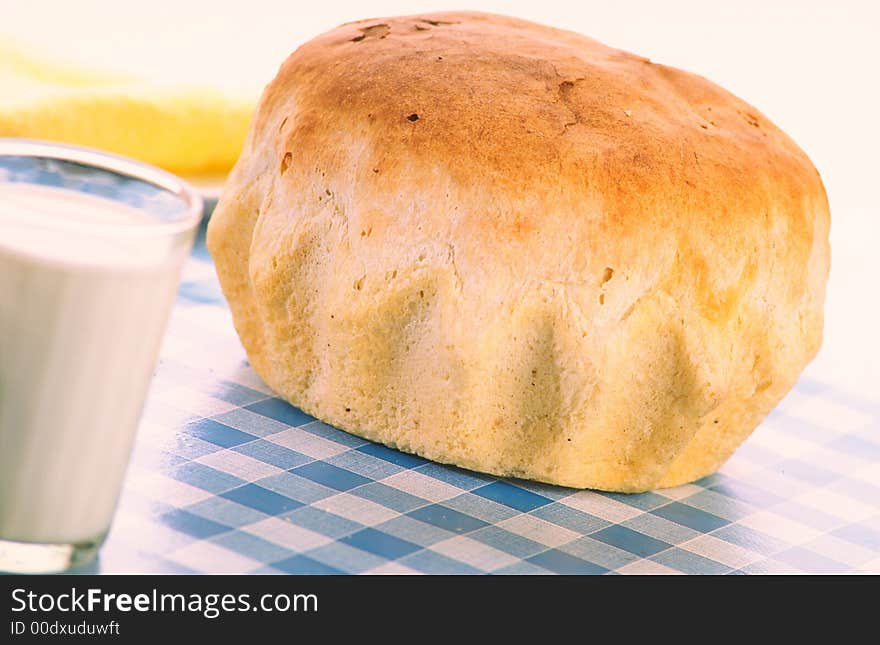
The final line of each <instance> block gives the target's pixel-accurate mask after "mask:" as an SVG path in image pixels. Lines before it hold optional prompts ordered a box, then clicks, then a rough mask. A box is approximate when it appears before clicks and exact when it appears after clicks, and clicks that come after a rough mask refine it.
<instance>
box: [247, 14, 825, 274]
mask: <svg viewBox="0 0 880 645" xmlns="http://www.w3.org/2000/svg"><path fill="white" fill-rule="evenodd" d="M253 129H254V136H253V137H252V141H251V146H252V147H254V145H262V146H268V147H271V148H273V152H274V154H275V160H274V163H276V164H277V168H276V171H277V172H279V173H280V174H281V175H282V177H281V181H282V182H283V183H286V184H287V185H288V186H290V187H291V188H295V187H297V186H299V187H301V186H302V184H303V181H304V182H305V183H308V184H309V185H312V184H315V183H316V182H317V183H321V179H320V177H325V178H328V179H327V181H326V182H325V183H327V184H330V183H334V182H335V183H336V184H337V185H336V186H330V185H328V186H327V190H328V191H329V192H331V193H334V194H343V193H348V192H350V191H351V190H354V191H355V192H356V194H353V195H351V198H352V200H354V202H355V206H359V207H360V210H361V213H360V215H361V219H363V220H364V221H363V222H361V224H362V225H363V230H365V231H366V230H369V229H370V228H371V226H372V228H373V229H374V230H375V229H376V228H377V227H381V226H382V225H383V223H384V222H383V220H384V219H387V218H388V217H391V218H392V219H393V218H394V217H397V216H402V215H403V213H404V212H405V211H409V210H411V209H412V202H413V201H414V200H415V201H417V202H418V203H419V204H420V205H421V206H420V209H419V212H420V215H419V217H421V218H440V219H443V220H450V219H452V220H456V221H454V222H452V223H451V225H452V226H454V227H455V228H456V229H457V230H458V233H459V234H460V235H458V236H459V237H462V236H470V237H472V238H479V239H480V240H481V241H482V242H485V243H486V244H488V245H489V246H488V248H489V249H490V254H491V256H492V258H493V259H494V260H499V259H500V257H499V255H503V254H506V253H509V254H510V259H511V260H512V261H516V259H517V258H522V254H523V253H525V254H529V253H530V252H531V251H534V250H535V249H538V253H539V254H540V257H538V258H535V259H541V260H543V261H545V262H549V263H550V264H552V263H553V260H552V258H548V257H546V250H547V249H546V246H545V244H542V243H536V240H535V236H540V232H541V231H542V230H543V231H549V230H555V231H557V232H561V231H566V230H568V231H570V233H571V235H572V236H573V237H574V238H577V237H581V235H579V232H580V233H581V234H584V233H587V231H584V230H583V228H584V227H585V226H586V227H588V228H589V234H590V235H589V237H594V236H595V234H596V233H597V232H600V231H598V230H597V229H596V225H598V226H599V229H601V230H602V231H604V232H605V233H607V234H609V235H612V236H613V237H615V238H618V239H619V238H620V237H622V236H627V235H629V234H633V235H635V237H636V238H638V239H636V240H635V243H636V245H639V244H641V241H645V242H647V243H650V242H649V241H650V239H651V238H652V236H653V235H654V234H655V233H656V232H658V231H663V232H667V233H668V232H670V231H671V230H672V229H681V230H687V229H690V228H691V227H692V226H693V224H694V222H693V220H694V219H698V220H699V227H700V229H701V230H702V231H703V232H705V233H706V234H708V235H712V236H724V235H727V234H728V233H730V232H731V231H733V230H736V229H739V228H741V226H740V225H741V224H743V222H741V221H740V220H742V219H743V218H746V219H751V218H762V217H764V218H766V217H767V213H768V211H773V212H774V213H776V214H779V215H782V216H783V217H787V218H795V219H804V220H806V219H812V210H813V209H814V208H816V207H818V208H824V209H825V210H826V211H827V204H826V201H825V194H824V189H823V187H822V184H821V180H820V178H819V176H818V173H817V172H816V170H815V169H814V168H813V166H812V164H811V163H810V161H809V159H808V158H807V157H806V155H805V154H804V153H803V152H802V151H801V150H800V149H799V148H798V147H797V145H796V144H795V143H794V142H793V141H792V140H791V139H790V138H789V137H788V136H786V135H785V134H784V133H783V132H782V131H780V130H779V129H778V128H777V127H776V126H774V125H773V124H772V123H771V122H770V121H769V120H768V119H767V118H766V117H765V116H763V115H762V114H761V113H760V112H758V111H757V110H756V109H755V108H753V107H752V106H750V105H748V104H746V103H745V102H743V101H741V100H740V99H738V98H736V97H735V96H733V95H732V94H730V93H729V92H727V91H725V90H723V89H722V88H720V87H718V86H717V85H715V84H713V83H711V82H710V81H707V80H706V79H704V78H701V77H699V76H696V75H693V74H690V73H687V72H683V71H680V70H677V69H674V68H671V67H667V66H664V65H659V64H655V63H653V62H651V61H650V60H648V59H647V58H643V57H641V56H636V55H633V54H630V53H627V52H624V51H620V50H617V49H613V48H610V47H607V46H605V45H602V44H601V43H598V42H596V41H595V40H592V39H590V38H587V37H584V36H581V35H578V34H575V33H571V32H567V31H563V30H559V29H554V28H550V27H545V26H541V25H537V24H533V23H530V22H527V21H523V20H518V19H514V18H508V17H504V16H498V15H490V14H482V13H471V12H455V13H439V14H426V15H419V16H411V17H396V18H382V19H374V20H364V21H359V22H354V23H349V24H346V25H343V26H340V27H338V28H337V29H334V30H333V31H330V32H328V33H326V34H324V35H322V36H319V37H317V38H315V39H314V40H312V41H310V42H309V43H307V44H305V45H303V46H302V47H300V48H299V49H298V50H297V51H296V52H295V53H293V54H292V55H291V56H290V57H289V58H288V59H287V61H286V62H285V63H284V64H283V65H282V67H281V69H280V71H279V74H278V76H277V78H276V79H275V80H274V81H273V82H272V83H271V84H270V85H269V87H268V88H267V90H266V92H265V93H264V96H263V99H262V103H261V106H260V108H259V110H258V113H257V116H256V120H255V123H254V124H253ZM257 141H259V144H257ZM247 155H248V152H247V150H246V152H245V156H247ZM288 166H289V168H288ZM288 170H291V171H292V172H291V173H290V176H289V177H284V176H283V175H284V174H286V173H287V172H288ZM316 174H317V175H320V176H314V177H313V176H311V175H316ZM306 175H309V176H306ZM352 187H356V188H355V189H352ZM805 200H807V201H809V202H810V204H809V205H807V204H805ZM383 204H384V207H383V206H382V205H383ZM368 211H376V212H372V213H370V212H368ZM352 214H353V213H352V211H349V216H351V215H352ZM371 218H373V219H376V220H377V221H376V222H371V221H370V220H371ZM554 219H556V220H558V221H555V222H553V221H549V220H554ZM589 220H591V221H589ZM788 224H791V226H787V228H790V231H789V232H790V235H791V236H793V237H795V238H796V237H797V236H800V240H799V242H800V244H801V245H803V250H806V247H808V246H809V245H810V242H811V239H810V233H811V228H812V227H811V226H801V225H800V224H801V222H797V221H793V222H789V223H788ZM448 225H450V222H444V223H443V224H442V225H440V226H439V228H440V229H447V228H448ZM437 232H438V233H442V232H443V231H437ZM446 232H447V233H448V232H449V231H448V230H447V231H446ZM643 238H644V239H643ZM581 240H582V241H585V238H583V237H581ZM561 241H563V242H564V240H561ZM544 242H545V243H546V242H549V243H550V244H551V246H552V245H553V242H552V241H548V240H544ZM797 242H798V240H796V239H795V240H792V243H797ZM590 244H592V243H590ZM585 250H586V249H585ZM589 250H590V251H591V253H587V254H586V255H594V253H592V251H594V250H595V249H589ZM565 255H566V257H565V258H563V260H564V262H563V264H562V265H560V266H559V267H558V269H559V270H558V271H557V270H550V271H548V275H547V276H546V277H547V278H549V279H557V280H559V279H567V277H574V276H577V275H580V274H582V272H583V270H584V269H585V268H586V266H585V265H586V264H587V263H588V261H589V258H587V257H586V255H582V256H581V257H576V255H577V254H575V255H572V252H571V250H569V251H568V252H566V253H565ZM609 261H610V260H609ZM548 268H550V267H548ZM599 270H600V271H602V270H603V268H602V267H600V268H599ZM569 274H570V275H569Z"/></svg>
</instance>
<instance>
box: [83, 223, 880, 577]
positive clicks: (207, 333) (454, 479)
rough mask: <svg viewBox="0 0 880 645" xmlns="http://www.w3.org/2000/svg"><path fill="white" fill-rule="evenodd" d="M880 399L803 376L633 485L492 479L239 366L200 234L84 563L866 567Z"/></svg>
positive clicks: (138, 568)
mask: <svg viewBox="0 0 880 645" xmlns="http://www.w3.org/2000/svg"><path fill="white" fill-rule="evenodd" d="M878 430H880V402H877V401H870V400H864V399H863V398H860V397H859V396H856V395H853V394H850V393H847V392H846V391H842V390H841V389H839V388H836V387H835V386H834V385H833V384H832V383H826V382H822V381H819V380H816V379H815V377H813V378H809V377H805V378H802V379H801V381H800V383H799V384H798V386H797V387H796V388H795V390H794V391H793V392H792V393H791V394H789V396H788V397H786V399H785V400H784V401H783V402H782V403H781V404H780V405H779V407H778V408H777V409H776V410H774V411H773V413H772V414H771V415H770V416H769V418H768V419H767V420H766V421H765V423H763V424H762V426H761V427H760V428H758V429H757V430H756V431H755V433H754V434H753V435H752V437H751V438H750V439H749V440H748V441H747V442H746V443H745V444H744V445H743V446H742V447H741V448H740V449H739V450H738V451H737V453H736V454H735V455H734V457H733V458H732V459H730V461H729V462H728V463H727V464H726V465H725V466H724V467H723V468H722V469H721V471H720V472H719V473H717V474H715V475H712V476H710V477H706V478H705V479H702V480H700V481H699V482H696V483H694V484H690V485H687V486H681V487H678V488H674V489H667V490H660V491H656V492H652V493H644V494H641V495H620V494H607V493H597V492H591V491H575V490H571V489H565V488H558V487H553V486H548V485H542V484H536V483H531V482H525V481H516V480H503V479H498V478H496V477H491V476H487V475H482V474H478V473H473V472H468V471H464V470H460V469H457V468H452V467H449V466H443V465H438V464H435V463H431V462H428V461H426V460H424V459H421V458H419V457H415V456H412V455H408V454H404V453H400V452H397V451H395V450H391V449H388V448H386V447H384V446H381V445H378V444H374V443H370V442H368V441H365V440H363V439H360V438H358V437H354V436H352V435H349V434H346V433H345V432H342V431H340V430H337V429H335V428H332V427H330V426H328V425H326V424H324V423H322V422H320V421H317V420H316V419H314V418H312V417H310V416H308V415H307V414H305V413H303V412H301V411H300V410H297V409H295V408H293V407H291V406H290V405H288V404H287V403H285V402H283V401H282V400H280V399H278V398H276V397H274V396H273V394H272V392H271V391H270V390H269V389H268V388H267V387H266V385H265V384H263V383H262V382H261V381H260V379H259V378H258V377H257V376H256V375H255V373H254V372H253V371H252V370H251V369H250V367H248V365H247V363H246V360H245V356H244V352H243V350H242V349H241V346H240V344H239V342H238V339H237V337H236V335H235V332H234V330H233V327H232V322H231V319H230V315H229V311H228V309H227V308H226V304H225V302H224V300H223V298H222V295H221V293H220V290H219V287H218V284H217V281H216V278H215V276H214V271H213V267H212V265H211V261H210V257H209V256H208V255H207V252H206V251H205V248H204V240H203V235H202V237H201V238H200V239H199V241H198V242H197V244H196V247H195V250H194V252H193V257H192V259H191V261H190V262H189V264H188V266H187V267H186V270H185V273H184V277H183V282H182V285H181V288H180V295H179V298H178V301H177V304H176V307H175V308H174V311H173V313H172V316H171V321H170V324H169V328H168V333H167V335H166V339H165V342H164V346H163V349H162V352H161V358H160V361H159V365H158V368H157V371H156V377H155V379H154V381H153V384H152V388H151V392H150V396H149V399H148V402H147V405H146V409H145V411H144V416H143V422H142V425H141V428H140V431H139V435H138V440H137V443H136V447H135V451H134V454H133V459H132V463H131V466H130V468H129V471H128V475H127V479H126V484H125V488H124V491H123V495H122V498H121V501H120V505H119V510H118V512H117V515H116V518H115V521H114V524H113V528H112V531H111V533H110V535H109V537H108V540H107V543H106V544H105V546H104V548H103V550H102V551H101V555H100V558H99V560H98V561H97V562H95V563H94V564H93V565H92V566H91V567H88V568H87V569H86V571H90V572H94V571H99V572H107V573H117V572H175V573H178V572H182V573H191V572H197V573H347V574H354V573H447V574H457V573H474V574H476V573H497V574H521V573H523V574H548V573H556V574H582V573H590V574H592V573H596V574H600V573H690V574H726V573H846V572H872V573H878V572H880V432H878Z"/></svg>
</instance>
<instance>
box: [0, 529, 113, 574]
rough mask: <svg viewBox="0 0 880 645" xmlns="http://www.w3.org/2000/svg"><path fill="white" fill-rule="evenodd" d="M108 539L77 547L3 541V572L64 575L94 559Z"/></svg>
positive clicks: (0, 545)
mask: <svg viewBox="0 0 880 645" xmlns="http://www.w3.org/2000/svg"><path fill="white" fill-rule="evenodd" d="M102 542H104V536H103V535H102V536H100V537H98V538H95V539H94V540H87V541H85V542H77V543H75V544H38V543H34V542H15V541H12V540H3V539H0V571H2V572H4V573H61V572H62V571H67V570H68V569H71V568H73V567H80V566H82V565H84V564H88V563H89V562H91V561H92V560H94V558H95V556H96V555H97V554H98V549H100V548H101V543H102Z"/></svg>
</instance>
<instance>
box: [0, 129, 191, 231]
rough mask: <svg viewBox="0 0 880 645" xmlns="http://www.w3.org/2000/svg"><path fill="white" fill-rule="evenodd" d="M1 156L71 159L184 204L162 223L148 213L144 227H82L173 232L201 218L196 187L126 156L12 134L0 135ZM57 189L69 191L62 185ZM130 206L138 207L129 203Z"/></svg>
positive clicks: (184, 228)
mask: <svg viewBox="0 0 880 645" xmlns="http://www.w3.org/2000/svg"><path fill="white" fill-rule="evenodd" d="M0 157H32V158H38V159H57V160H59V161H70V162H74V163H78V164H81V165H83V166H87V167H92V168H97V169H100V170H107V171H110V172H114V173H116V174H119V175H122V176H125V177H131V178H133V179H137V180H139V181H142V182H145V183H147V184H151V185H153V186H156V187H157V188H160V189H162V190H165V191H167V192H169V193H171V194H172V195H174V196H175V197H178V198H179V199H181V200H182V201H183V203H184V204H185V206H186V210H185V212H184V213H182V214H181V216H180V219H179V220H176V221H171V222H162V221H158V220H155V218H153V217H152V216H151V219H154V220H155V221H154V222H153V223H151V224H150V225H149V226H147V227H127V226H117V225H113V224H86V225H83V229H85V230H90V231H95V232H104V233H113V234H125V233H126V232H127V233H129V234H131V233H132V232H135V231H137V232H139V233H141V234H145V235H162V234H165V235H175V234H179V233H183V232H186V231H190V230H192V229H195V228H196V227H197V226H198V225H199V223H200V222H201V220H202V214H203V212H204V200H203V199H202V196H201V195H200V194H199V193H198V191H197V190H196V189H195V188H193V187H192V186H190V185H189V184H188V183H187V182H186V181H184V180H183V179H181V178H180V177H178V176H177V175H175V174H173V173H170V172H168V171H165V170H162V169H160V168H157V167H156V166H152V165H150V164H147V163H143V162H141V161H136V160H134V159H131V158H129V157H125V156H122V155H118V154H115V153H112V152H106V151H104V150H98V149H96V148H89V147H86V146H79V145H72V144H68V143H58V142H55V141H43V140H40V139H21V138H14V137H0ZM0 182H2V180H0ZM10 183H16V182H10ZM58 189H59V190H67V191H69V190H70V189H68V188H64V187H60V188H58ZM71 192H73V191H71ZM102 199H106V200H107V201H111V202H112V201H115V200H113V199H112V198H107V197H104V198H102ZM129 208H137V207H132V206H129Z"/></svg>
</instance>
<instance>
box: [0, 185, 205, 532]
mask: <svg viewBox="0 0 880 645" xmlns="http://www.w3.org/2000/svg"><path fill="white" fill-rule="evenodd" d="M160 228H161V227H158V226H156V225H155V222H153V221H152V220H150V219H149V218H148V217H147V216H146V215H144V214H143V213H140V212H139V211H137V210H134V209H128V208H127V207H125V206H122V205H120V204H118V203H115V202H111V201H107V200H104V199H100V198H96V197H90V196H87V195H82V194H79V193H72V192H70V191H62V190H59V189H53V188H45V187H38V186H23V185H21V184H3V183H0V538H2V539H6V540H16V541H22V542H37V543H56V544H58V543H74V542H83V541H88V540H91V539H94V538H97V537H100V536H101V535H102V534H103V533H104V532H105V531H106V530H107V529H108V528H109V526H110V521H111V519H112V516H113V511H114V509H115V506H116V501H117V497H118V496H119V491H120V487H121V483H122V478H123V475H124V473H125V468H126V465H127V462H128V458H129V452H130V450H131V444H132V440H133V438H134V434H135V430H136V428H137V425H138V421H139V417H140V413H141V408H142V405H143V401H144V396H145V394H146V390H147V386H148V384H149V381H150V378H151V376H152V372H153V368H154V365H155V361H156V356H157V353H158V348H159V343H160V341H161V338H162V334H163V330H164V327H165V322H166V319H167V316H168V311H169V309H170V307H171V304H172V302H173V300H174V297H175V294H176V290H177V283H178V280H179V275H180V268H181V265H182V263H183V261H184V260H185V258H186V255H187V253H188V251H189V239H188V238H186V236H184V237H185V238H186V239H184V240H181V239H180V238H181V236H180V235H177V236H176V239H174V238H175V236H171V235H168V234H167V233H161V231H160ZM160 233H161V234H160Z"/></svg>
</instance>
